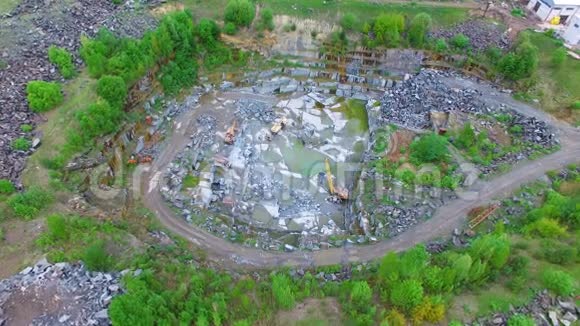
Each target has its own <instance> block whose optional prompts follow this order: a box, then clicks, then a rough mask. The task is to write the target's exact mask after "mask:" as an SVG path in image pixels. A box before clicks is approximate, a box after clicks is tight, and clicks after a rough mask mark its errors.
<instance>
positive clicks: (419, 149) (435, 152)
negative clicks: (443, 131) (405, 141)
mask: <svg viewBox="0 0 580 326" xmlns="http://www.w3.org/2000/svg"><path fill="white" fill-rule="evenodd" d="M448 156H449V150H448V149H447V139H445V137H442V136H439V135H436V134H428V135H425V136H421V138H419V140H416V141H414V142H413V143H412V144H411V158H412V159H413V160H415V161H416V162H418V163H433V162H444V161H447V158H448Z"/></svg>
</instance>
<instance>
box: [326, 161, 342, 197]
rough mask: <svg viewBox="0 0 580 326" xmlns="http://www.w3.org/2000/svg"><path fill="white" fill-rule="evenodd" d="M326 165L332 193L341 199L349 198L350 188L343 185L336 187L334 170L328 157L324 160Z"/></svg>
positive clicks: (327, 178)
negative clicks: (342, 186) (333, 177)
mask: <svg viewBox="0 0 580 326" xmlns="http://www.w3.org/2000/svg"><path fill="white" fill-rule="evenodd" d="M324 163H325V166H326V181H327V182H328V191H329V192H330V195H332V196H335V197H336V198H338V199H340V200H347V199H348V190H347V189H345V188H341V187H336V188H335V187H334V181H333V180H332V172H331V171H330V162H329V161H328V159H326V161H325V162H324Z"/></svg>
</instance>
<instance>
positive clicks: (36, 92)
mask: <svg viewBox="0 0 580 326" xmlns="http://www.w3.org/2000/svg"><path fill="white" fill-rule="evenodd" d="M26 94H27V95H26V99H27V100H28V106H30V109H32V111H34V112H46V111H48V110H50V109H52V108H54V107H56V106H57V105H59V104H60V103H62V100H63V96H62V91H61V89H60V85H59V84H57V83H51V82H45V81H42V80H35V81H31V82H29V83H28V85H27V86H26Z"/></svg>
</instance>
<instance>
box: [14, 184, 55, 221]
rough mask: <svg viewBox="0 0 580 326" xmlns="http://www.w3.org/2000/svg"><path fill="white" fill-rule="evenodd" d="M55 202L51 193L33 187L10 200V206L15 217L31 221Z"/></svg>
mask: <svg viewBox="0 0 580 326" xmlns="http://www.w3.org/2000/svg"><path fill="white" fill-rule="evenodd" d="M52 200H53V197H52V195H51V194H50V193H49V192H46V191H44V190H43V189H41V188H38V187H31V188H30V189H28V190H27V191H25V192H23V193H20V194H17V195H16V196H14V197H12V198H10V199H9V200H8V206H9V207H10V208H11V209H12V211H13V212H14V215H16V216H18V217H21V218H24V219H31V218H34V217H36V216H37V215H38V212H39V211H40V210H41V209H43V208H45V207H46V206H48V205H49V204H50V203H51V202H52Z"/></svg>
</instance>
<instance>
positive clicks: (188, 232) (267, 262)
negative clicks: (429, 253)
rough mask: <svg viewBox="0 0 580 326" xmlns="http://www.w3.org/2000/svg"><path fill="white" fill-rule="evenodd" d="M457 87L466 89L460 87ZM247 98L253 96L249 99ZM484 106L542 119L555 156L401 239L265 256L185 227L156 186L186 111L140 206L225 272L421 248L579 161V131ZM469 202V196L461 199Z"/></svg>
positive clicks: (185, 129) (524, 165)
mask: <svg viewBox="0 0 580 326" xmlns="http://www.w3.org/2000/svg"><path fill="white" fill-rule="evenodd" d="M462 84H463V86H465V85H466V84H465V83H463V82H462ZM248 96H253V95H249V94H248ZM485 99H486V101H489V102H494V101H502V102H504V103H509V104H510V105H513V106H514V109H516V110H517V111H520V112H521V113H524V114H528V115H535V116H537V117H541V118H544V119H546V121H548V123H549V124H550V125H552V127H554V128H555V129H556V130H557V131H558V133H559V137H560V140H561V146H562V148H561V150H560V151H558V152H556V153H553V154H550V155H548V156H545V157H543V158H541V159H538V160H535V161H527V162H521V163H520V164H517V165H516V166H514V167H513V169H512V170H511V171H510V172H508V173H506V174H504V175H501V176H498V177H496V178H494V179H492V180H490V181H480V182H478V183H476V184H475V185H474V187H472V188H473V189H470V190H471V191H473V193H472V194H475V195H474V196H472V197H473V198H470V199H461V198H460V199H456V200H452V201H450V202H449V203H448V204H446V205H445V206H443V207H440V208H439V209H438V210H437V211H436V213H435V214H434V215H433V217H431V218H430V219H429V220H427V221H425V222H423V223H421V224H418V225H416V226H414V227H412V228H411V229H409V230H407V231H406V232H405V233H403V234H401V235H399V236H397V237H395V238H392V239H387V240H383V241H380V242H378V243H375V244H372V245H363V246H354V245H348V244H347V245H345V246H344V247H342V248H331V249H326V250H320V251H315V252H290V253H285V252H271V251H263V250H260V249H253V248H246V247H242V246H240V245H238V244H234V243H232V242H229V241H228V240H225V239H222V238H219V237H217V236H215V235H213V234H211V233H209V232H207V231H205V230H203V229H201V228H198V227H195V226H192V225H190V224H188V223H187V222H186V221H185V220H184V219H182V218H180V217H179V216H176V215H175V213H174V212H173V211H172V210H171V209H170V208H169V207H168V206H167V205H166V203H165V201H164V200H163V198H162V197H161V194H160V192H159V189H158V187H159V180H160V179H161V176H162V174H163V173H164V171H165V170H166V167H167V165H168V164H169V163H170V162H171V161H172V160H173V158H174V157H175V155H176V154H177V153H178V152H180V151H181V150H182V149H183V148H185V146H186V144H187V143H188V142H189V137H188V136H189V135H190V134H191V131H192V128H193V125H194V121H195V119H193V117H194V116H195V111H196V110H193V111H189V112H187V113H186V114H184V115H183V116H182V117H180V118H179V120H178V121H176V124H175V125H176V126H177V127H176V129H175V130H174V133H173V135H172V138H171V139H170V140H169V142H168V144H167V146H166V148H165V150H164V151H162V153H161V154H160V155H159V156H158V157H159V158H158V159H157V160H156V161H154V163H153V165H152V166H151V167H149V168H147V169H148V170H146V173H145V175H144V176H145V178H144V179H143V180H144V182H143V183H144V184H142V187H141V189H142V190H143V191H142V196H143V197H142V198H143V203H144V205H145V206H146V207H147V208H149V209H150V210H151V211H153V212H154V213H155V214H156V215H157V217H158V219H159V221H160V222H161V223H162V224H163V225H164V226H165V227H166V228H167V229H169V230H170V231H172V232H174V233H176V234H178V235H180V236H182V237H184V238H185V239H187V240H189V241H191V242H192V243H194V244H195V245H196V246H198V247H199V248H201V249H203V250H205V251H206V252H207V257H208V259H209V260H211V261H213V262H216V263H219V264H221V265H223V266H224V267H227V268H233V269H237V268H243V269H252V268H268V267H280V266H302V267H310V266H320V265H331V264H341V263H348V262H360V261H369V260H373V259H376V258H380V257H382V256H383V255H384V254H385V253H386V252H388V251H402V250H406V249H408V248H411V247H413V246H414V245H416V244H418V243H423V242H427V241H430V240H433V239H436V238H439V237H445V236H448V235H449V234H450V233H451V232H452V231H453V229H454V228H460V227H462V226H463V224H464V223H465V217H466V215H467V213H468V212H469V210H471V209H472V208H474V207H477V206H481V205H484V204H486V203H489V202H490V201H492V200H493V199H495V198H501V197H504V196H507V195H509V194H510V193H512V192H513V191H514V190H516V189H517V188H519V187H520V186H522V185H524V184H525V183H529V182H532V181H534V180H536V179H538V178H540V177H542V176H543V175H544V174H545V173H546V172H547V171H549V170H555V169H560V168H563V167H565V166H566V165H567V164H570V163H576V162H578V161H580V131H579V130H577V129H574V128H572V127H569V126H568V125H566V124H563V123H560V122H558V121H555V120H553V119H552V118H551V117H549V116H547V115H546V114H544V113H543V112H539V111H536V110H535V109H533V108H531V107H529V106H527V105H524V104H522V103H519V102H515V101H513V100H512V99H510V98H508V97H507V96H505V95H504V94H496V91H493V90H491V91H490V93H488V94H485ZM462 197H469V196H462Z"/></svg>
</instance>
